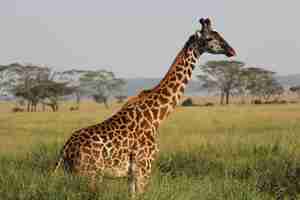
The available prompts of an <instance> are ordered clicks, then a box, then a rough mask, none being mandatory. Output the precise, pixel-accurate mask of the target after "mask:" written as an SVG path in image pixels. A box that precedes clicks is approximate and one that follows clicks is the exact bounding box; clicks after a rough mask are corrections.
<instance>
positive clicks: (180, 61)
mask: <svg viewBox="0 0 300 200" xmlns="http://www.w3.org/2000/svg"><path fill="white" fill-rule="evenodd" d="M189 42H190V41H188V42H187V44H186V45H185V47H184V48H183V49H182V50H181V51H180V52H179V53H178V55H177V56H176V58H175V61H174V62H173V64H172V65H171V67H170V69H169V71H168V72H167V74H166V75H165V77H164V78H163V79H162V80H161V81H160V83H159V84H158V85H157V86H156V87H155V88H153V89H152V92H151V93H152V94H153V95H154V96H155V97H156V98H155V99H157V100H156V101H155V102H156V103H155V104H154V108H153V109H151V110H152V111H155V110H159V114H158V115H154V116H156V118H154V121H156V122H157V123H158V124H160V123H161V122H162V121H163V120H164V119H165V118H166V117H167V116H168V115H169V114H170V113H171V112H172V111H173V109H174V107H175V106H176V105H177V104H178V103H179V101H180V99H181V97H182V95H183V93H184V90H185V87H186V85H187V84H188V82H189V80H191V78H192V71H193V69H194V68H195V65H196V64H197V62H198V59H199V57H200V55H201V54H202V53H203V51H199V49H196V48H193V45H190V43H189ZM150 96H151V95H150Z"/></svg>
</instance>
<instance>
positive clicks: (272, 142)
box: [0, 102, 300, 200]
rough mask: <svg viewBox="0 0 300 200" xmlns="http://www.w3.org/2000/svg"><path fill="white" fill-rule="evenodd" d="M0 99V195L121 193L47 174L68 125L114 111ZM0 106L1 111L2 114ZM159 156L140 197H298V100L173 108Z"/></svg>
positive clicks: (123, 184) (38, 199)
mask: <svg viewBox="0 0 300 200" xmlns="http://www.w3.org/2000/svg"><path fill="white" fill-rule="evenodd" d="M11 106H12V105H9V104H7V103H0V199H1V200H2V199H3V200H6V199H14V200H15V199H30V200H31V199H33V200H43V199H72V200H77V199H111V200H112V199H119V200H123V199H127V198H128V194H127V180H126V179H116V180H105V181H104V182H103V183H102V184H99V185H98V188H99V189H98V190H99V192H98V193H97V194H94V193H90V192H89V190H88V187H87V183H86V180H85V179H83V178H79V177H72V176H69V175H65V174H64V173H63V172H62V171H61V172H60V173H58V174H57V175H55V176H50V175H49V172H50V170H51V168H52V167H53V164H54V162H55V161H56V158H57V155H58V152H59V150H60V149H61V147H62V145H63V143H64V141H65V140H66V139H67V138H68V137H69V135H70V134H71V131H72V130H74V129H77V128H80V127H83V126H86V125H91V124H94V123H96V122H100V121H102V120H103V119H105V118H106V117H107V116H109V115H110V114H111V113H112V111H113V110H115V109H116V106H114V107H113V108H112V109H111V110H106V109H104V108H103V107H102V106H100V105H97V104H94V103H91V102H85V103H84V104H83V105H82V107H81V111H78V112H69V111H67V109H63V110H62V111H60V112H57V113H51V112H45V113H43V112H37V113H11V112H9V110H10V108H11ZM1 111H2V112H1ZM159 132H160V135H159V137H160V156H159V159H158V161H157V162H156V164H155V168H154V171H153V178H152V180H151V184H150V185H149V190H148V192H147V193H146V194H145V195H143V196H142V198H141V199H147V200H148V199H153V200H154V199H159V200H190V199H191V200H199V199H200V200H201V199H206V200H217V199H220V200H223V199H232V200H236V199H237V200H239V199H244V200H246V199H249V200H256V199H267V200H268V199H300V139H299V136H300V104H293V105H257V106H254V105H245V106H224V107H221V106H216V107H185V108H183V107H178V108H177V109H176V111H175V112H174V114H173V115H171V116H170V118H169V119H168V120H167V121H166V122H165V123H164V124H163V126H162V127H161V128H160V131H159Z"/></svg>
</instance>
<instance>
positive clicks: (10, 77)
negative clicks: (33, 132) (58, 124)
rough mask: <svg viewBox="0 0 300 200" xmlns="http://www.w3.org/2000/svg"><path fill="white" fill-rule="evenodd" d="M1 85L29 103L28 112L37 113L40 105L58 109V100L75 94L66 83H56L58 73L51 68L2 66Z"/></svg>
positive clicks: (54, 109) (17, 65) (29, 65)
mask: <svg viewBox="0 0 300 200" xmlns="http://www.w3.org/2000/svg"><path fill="white" fill-rule="evenodd" d="M0 73H1V74H2V77H3V76H4V77H5V79H2V81H1V83H2V86H5V87H4V88H5V89H6V91H8V92H10V93H11V94H13V95H14V96H15V97H20V98H22V99H25V100H26V101H27V111H28V112H29V111H36V108H37V105H38V103H42V104H43V105H48V106H50V107H51V108H52V109H53V111H57V109H58V98H59V97H60V96H64V95H68V94H71V93H73V92H74V88H73V87H69V86H67V83H66V82H60V83H59V82H56V81H55V80H54V79H55V76H56V72H53V71H52V70H51V69H50V68H49V67H46V66H38V65H32V64H27V65H22V64H18V63H13V64H10V65H7V66H0Z"/></svg>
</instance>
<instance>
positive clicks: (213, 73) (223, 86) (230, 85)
mask: <svg viewBox="0 0 300 200" xmlns="http://www.w3.org/2000/svg"><path fill="white" fill-rule="evenodd" d="M244 66H245V64H244V63H243V62H240V61H225V60H222V61H208V62H206V63H205V64H204V65H201V66H200V68H201V70H202V74H200V75H198V79H200V80H201V81H202V82H203V84H202V88H206V89H210V90H216V91H218V92H219V93H220V103H221V104H223V103H224V97H225V100H226V101H225V103H226V104H229V98H230V96H231V95H233V94H234V92H236V91H237V90H238V88H239V87H240V85H241V78H242V76H241V75H242V68H243V67H244Z"/></svg>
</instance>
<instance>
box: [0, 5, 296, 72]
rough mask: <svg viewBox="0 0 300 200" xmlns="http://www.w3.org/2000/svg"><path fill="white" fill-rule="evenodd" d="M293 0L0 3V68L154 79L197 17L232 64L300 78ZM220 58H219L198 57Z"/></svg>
mask: <svg viewBox="0 0 300 200" xmlns="http://www.w3.org/2000/svg"><path fill="white" fill-rule="evenodd" d="M299 8H300V1H299V0H286V1H281V0H248V1H245V0H244V1H242V0H206V1H203V0H202V1H201V0H197V1H188V0H182V1H176V0H151V1H150V0H148V1H142V0H136V1H130V0H126V1H121V0H120V1H115V0H110V1H101V0H94V1H92V0H48V1H46V0H0V24H1V27H0V34H1V35H0V45H1V51H0V52H1V53H0V64H8V63H11V62H30V63H34V64H47V65H49V66H52V67H55V68H57V69H71V68H77V69H84V68H86V69H96V68H98V69H101V68H106V69H109V70H113V71H114V72H116V73H117V74H118V75H119V76H122V77H161V76H163V75H164V73H165V72H166V71H167V69H168V67H169V66H170V64H171V63H172V61H173V59H174V57H175V56H176V54H177V52H178V51H179V50H180V49H181V47H182V46H183V45H184V43H185V41H186V40H187V39H188V37H189V35H190V34H192V33H194V31H195V30H196V29H198V28H200V27H199V25H198V22H197V21H198V18H200V17H206V16H209V17H211V19H212V20H213V25H214V28H215V29H216V30H217V31H219V32H221V33H223V35H224V38H225V39H226V40H227V41H228V42H229V43H230V44H231V45H232V46H233V47H234V48H235V49H236V51H237V53H238V56H237V57H236V58H234V59H238V60H241V61H245V62H246V63H248V64H249V65H252V66H254V65H256V66H261V67H265V68H267V69H270V70H274V71H276V72H278V73H279V74H295V73H300V64H299V63H300V22H299V20H300V11H299ZM211 59H227V58H225V57H224V56H208V55H205V56H203V57H202V59H201V62H205V61H207V60H211Z"/></svg>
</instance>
